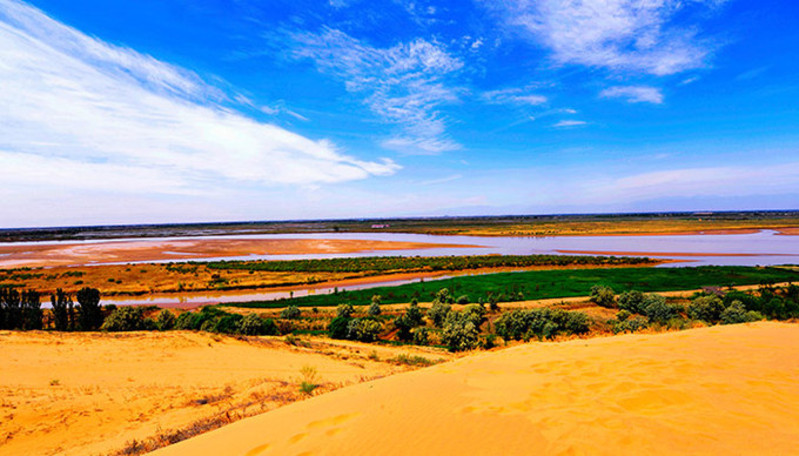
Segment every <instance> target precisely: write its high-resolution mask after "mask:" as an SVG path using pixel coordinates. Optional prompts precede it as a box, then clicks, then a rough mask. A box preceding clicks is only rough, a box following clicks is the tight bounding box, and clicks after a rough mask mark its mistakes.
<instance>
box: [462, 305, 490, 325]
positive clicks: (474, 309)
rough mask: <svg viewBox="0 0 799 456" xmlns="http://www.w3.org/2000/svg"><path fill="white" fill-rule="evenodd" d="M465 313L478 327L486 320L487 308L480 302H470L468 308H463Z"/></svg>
mask: <svg viewBox="0 0 799 456" xmlns="http://www.w3.org/2000/svg"><path fill="white" fill-rule="evenodd" d="M463 313H464V314H465V315H466V316H467V317H468V318H469V319H470V320H471V321H472V323H474V325H475V326H477V327H478V328H480V325H482V324H483V323H484V322H485V314H486V309H485V307H483V306H481V305H480V304H470V305H468V306H466V308H464V309H463Z"/></svg>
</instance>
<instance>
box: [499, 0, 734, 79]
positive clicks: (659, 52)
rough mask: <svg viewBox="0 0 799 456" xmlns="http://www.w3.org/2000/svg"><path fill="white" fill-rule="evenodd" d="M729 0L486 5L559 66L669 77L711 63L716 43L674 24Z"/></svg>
mask: <svg viewBox="0 0 799 456" xmlns="http://www.w3.org/2000/svg"><path fill="white" fill-rule="evenodd" d="M724 2H725V0H694V1H690V2H685V1H683V0H572V1H563V0H506V1H502V2H499V3H494V2H490V3H489V2H486V5H488V6H489V7H490V8H493V9H496V10H498V11H499V12H500V13H501V15H502V18H503V20H504V22H505V23H506V24H508V25H510V26H511V27H512V28H515V29H517V30H521V31H522V32H523V33H526V34H528V36H530V37H532V38H533V39H534V40H535V41H536V42H538V43H540V44H542V45H543V46H545V47H546V48H548V49H549V50H550V51H551V52H552V58H553V60H554V61H555V62H557V63H560V64H578V65H586V66H590V67H598V68H609V69H611V70H622V71H634V72H643V73H647V74H652V75H658V76H663V75H669V74H675V73H680V72H683V71H686V70H689V69H694V68H700V67H703V66H705V65H706V64H707V62H706V61H707V59H708V57H709V56H710V55H711V54H712V52H713V50H714V48H715V47H716V44H715V43H714V42H713V41H711V40H709V39H703V38H702V37H700V34H699V29H698V27H696V26H695V25H691V26H687V25H681V24H677V23H676V22H675V21H674V20H673V19H674V17H675V16H676V15H677V14H679V13H683V12H685V11H686V10H688V9H690V8H695V7H707V8H714V7H717V6H719V5H721V4H722V3H724Z"/></svg>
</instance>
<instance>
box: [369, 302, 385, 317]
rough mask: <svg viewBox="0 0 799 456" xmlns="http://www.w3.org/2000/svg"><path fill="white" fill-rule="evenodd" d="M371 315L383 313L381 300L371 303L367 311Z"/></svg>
mask: <svg viewBox="0 0 799 456" xmlns="http://www.w3.org/2000/svg"><path fill="white" fill-rule="evenodd" d="M367 313H368V314H369V315H371V316H373V317H376V316H378V315H380V314H381V313H382V310H380V302H374V301H372V303H371V304H370V305H369V311H368V312H367Z"/></svg>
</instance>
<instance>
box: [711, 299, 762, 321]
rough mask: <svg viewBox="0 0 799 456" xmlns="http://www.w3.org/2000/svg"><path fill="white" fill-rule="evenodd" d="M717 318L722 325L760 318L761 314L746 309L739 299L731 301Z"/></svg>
mask: <svg viewBox="0 0 799 456" xmlns="http://www.w3.org/2000/svg"><path fill="white" fill-rule="evenodd" d="M719 319H720V320H721V324H723V325H732V324H736V323H747V322H750V321H758V320H762V319H763V315H761V314H759V313H758V312H755V311H753V310H750V311H747V310H746V307H745V306H744V305H743V303H742V302H741V301H733V302H732V303H731V304H730V305H729V307H727V308H726V309H724V311H722V312H721V315H720V317H719Z"/></svg>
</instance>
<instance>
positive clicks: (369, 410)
mask: <svg viewBox="0 0 799 456" xmlns="http://www.w3.org/2000/svg"><path fill="white" fill-rule="evenodd" d="M797 401H799V325H795V324H784V323H782V324H781V323H772V322H762V323H757V324H747V325H733V326H717V327H711V328H701V329H694V330H689V331H683V332H672V333H666V334H657V335H626V336H617V337H607V338H598V339H591V340H572V341H569V342H563V343H532V344H527V345H521V346H516V347H513V348H509V349H506V350H499V351H495V352H488V353H485V352H484V353H477V354H474V355H472V356H467V357H464V358H461V359H459V360H457V361H454V362H451V363H447V364H442V365H438V366H434V367H431V368H428V369H423V370H420V371H416V372H411V373H406V374H401V375H396V376H393V377H390V378H384V379H380V380H376V381H373V382H369V383H363V384H359V385H355V386H352V387H348V388H344V389H340V390H338V391H335V392H332V393H330V394H326V395H323V396H320V397H316V398H313V399H311V400H308V401H304V402H299V403H295V404H292V405H289V406H287V407H283V408H280V409H278V410H275V411H272V412H269V413H266V414H264V415H261V416H257V417H253V418H248V419H246V420H243V421H239V422H237V423H234V424H232V425H230V426H227V427H224V428H222V429H219V430H216V431H213V432H210V433H208V434H204V435H201V436H199V437H196V438H194V439H190V440H187V441H184V442H181V443H178V444H176V445H173V446H171V447H167V448H164V449H162V450H159V451H157V452H155V453H153V454H154V455H157V456H169V455H188V454H191V455H199V456H202V455H209V456H210V455H231V456H234V455H235V456H239V455H240V456H260V455H286V454H307V455H312V454H332V455H340V454H381V455H393V454H437V455H450V454H456V455H466V454H468V455H479V454H519V455H522V454H524V455H529V454H591V455H594V454H608V455H618V454H636V455H639V454H647V455H650V454H796V448H797V442H799V408H797V407H796V403H797Z"/></svg>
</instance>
